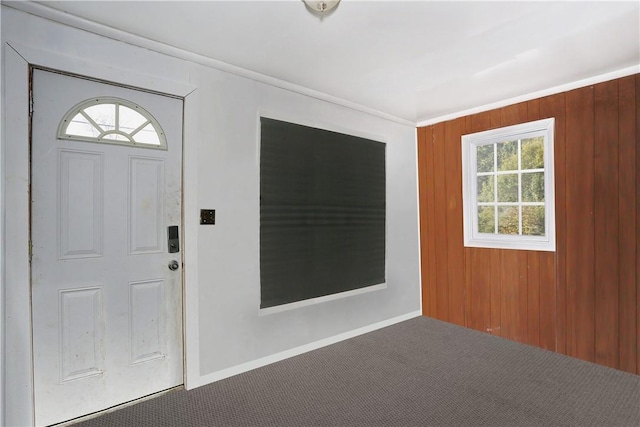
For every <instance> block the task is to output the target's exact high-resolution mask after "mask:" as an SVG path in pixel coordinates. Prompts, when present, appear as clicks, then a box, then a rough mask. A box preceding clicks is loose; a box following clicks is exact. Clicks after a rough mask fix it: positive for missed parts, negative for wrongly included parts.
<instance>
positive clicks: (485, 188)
mask: <svg viewBox="0 0 640 427" xmlns="http://www.w3.org/2000/svg"><path fill="white" fill-rule="evenodd" d="M493 178H494V176H493V175H489V176H479V177H478V201H479V202H493V201H494V195H493Z"/></svg>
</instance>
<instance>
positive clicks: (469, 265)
mask: <svg viewBox="0 0 640 427" xmlns="http://www.w3.org/2000/svg"><path fill="white" fill-rule="evenodd" d="M547 117H555V119H556V123H555V152H554V155H555V202H556V242H557V244H556V245H557V249H556V251H555V252H536V251H516V250H500V249H482V248H465V247H464V246H463V228H462V227H463V225H462V171H461V143H460V137H461V136H462V135H464V134H468V133H473V132H480V131H484V130H488V129H493V128H497V127H503V126H509V125H513V124H518V123H524V122H528V121H532V120H538V119H543V118H547ZM418 172H419V186H420V232H421V240H420V241H421V249H422V260H421V267H422V303H423V304H422V307H423V314H424V315H425V316H430V317H434V318H436V319H440V320H444V321H447V322H452V323H455V324H458V325H462V326H466V327H469V328H472V329H476V330H479V331H483V332H487V333H491V334H494V335H499V336H502V337H504V338H508V339H512V340H515V341H519V342H522V343H526V344H531V345H535V346H539V347H542V348H545V349H548V350H553V351H557V352H560V353H563V354H567V355H570V356H574V357H578V358H580V359H584V360H588V361H591V362H595V363H599V364H602V365H606V366H610V367H613V368H617V369H621V370H624V371H627V372H633V373H637V374H640V339H639V338H638V335H639V333H640V285H639V282H640V246H639V244H638V242H640V202H639V200H640V74H638V75H634V76H629V77H624V78H620V79H616V80H612V81H608V82H604V83H600V84H596V85H593V86H588V87H584V88H580V89H576V90H572V91H569V92H565V93H560V94H556V95H552V96H548V97H545V98H540V99H534V100H531V101H527V102H523V103H520V104H515V105H511V106H507V107H503V108H499V109H496V110H492V111H487V112H483V113H478V114H473V115H470V116H466V117H461V118H458V119H455V120H450V121H447V122H443V123H437V124H434V125H430V126H425V127H421V128H419V129H418Z"/></svg>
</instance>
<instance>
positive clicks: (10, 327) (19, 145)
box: [0, 41, 199, 425]
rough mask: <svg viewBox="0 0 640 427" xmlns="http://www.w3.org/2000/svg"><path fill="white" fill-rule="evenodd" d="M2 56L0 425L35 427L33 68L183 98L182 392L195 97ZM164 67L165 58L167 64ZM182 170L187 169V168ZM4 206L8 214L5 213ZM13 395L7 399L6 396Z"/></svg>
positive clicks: (111, 75) (191, 360)
mask: <svg viewBox="0 0 640 427" xmlns="http://www.w3.org/2000/svg"><path fill="white" fill-rule="evenodd" d="M2 49H3V54H4V70H3V71H4V94H3V96H4V97H3V99H2V101H3V107H6V106H11V108H9V109H7V108H4V111H5V113H4V114H3V116H2V119H3V123H2V125H3V126H2V128H3V134H2V152H1V156H2V159H1V163H2V177H3V181H2V197H1V200H0V203H1V204H2V214H3V218H2V228H1V229H0V237H1V238H2V240H3V243H4V244H3V246H2V249H1V250H2V252H1V253H0V256H1V257H2V259H1V263H0V268H1V269H2V272H1V273H2V288H1V289H0V295H3V296H4V298H3V306H2V307H1V308H0V314H2V323H3V324H2V328H1V329H0V330H1V331H3V332H2V333H3V334H4V340H0V345H2V346H3V347H2V348H0V350H1V352H0V354H2V359H1V361H2V366H0V368H1V371H0V372H2V373H4V377H2V384H1V385H2V387H1V392H0V397H1V398H2V405H0V407H1V408H2V409H1V411H3V412H4V413H3V412H0V424H2V425H33V424H34V397H33V396H34V395H33V346H32V339H31V337H32V325H31V302H30V264H29V238H30V224H29V209H30V200H29V189H30V171H29V149H30V141H29V126H30V124H29V102H30V93H29V85H30V76H29V68H30V67H31V66H36V67H39V68H40V67H41V68H50V69H55V70H58V71H61V72H64V73H70V74H77V75H81V76H91V78H95V79H100V80H104V81H108V82H112V83H116V84H122V85H126V86H130V87H134V88H140V89H143V90H149V91H154V92H159V93H164V94H168V95H173V96H176V97H180V98H183V100H184V110H183V154H182V162H183V167H182V174H183V175H182V197H183V213H182V221H183V230H184V243H183V251H184V252H183V262H184V270H183V355H184V361H183V362H184V365H183V366H184V368H183V372H184V385H185V388H193V387H189V386H191V384H194V383H195V379H197V378H198V377H199V357H198V351H199V349H198V344H197V343H198V321H197V319H198V303H197V302H198V299H197V297H198V295H197V293H198V292H197V284H198V275H197V262H196V260H197V248H198V242H197V218H196V215H191V216H192V217H193V218H190V215H186V214H185V213H188V212H197V176H198V171H197V165H198V161H197V159H198V153H197V141H198V139H197V132H198V108H199V107H198V105H199V103H198V91H197V87H196V86H193V85H190V84H188V83H186V82H187V81H188V76H185V82H176V81H170V80H165V79H163V78H162V76H159V75H155V74H154V72H153V70H144V71H145V72H144V73H140V71H139V70H130V69H126V68H116V67H114V65H113V64H103V63H99V62H95V61H89V60H87V59H80V58H75V57H72V56H67V55H65V54H63V53H55V52H51V51H43V50H40V49H37V48H33V47H30V46H25V45H21V44H20V43H15V42H12V41H7V42H5V43H3V45H2ZM167 59H168V60H169V58H167ZM185 165H188V167H185ZM5 206H11V209H6V208H5ZM7 390H11V393H7V392H6V391H7Z"/></svg>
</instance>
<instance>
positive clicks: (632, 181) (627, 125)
mask: <svg viewBox="0 0 640 427" xmlns="http://www.w3.org/2000/svg"><path fill="white" fill-rule="evenodd" d="M635 89H636V88H635V79H634V77H633V76H631V77H625V78H623V79H620V80H619V85H618V112H619V118H618V120H619V122H618V123H619V126H618V140H619V149H618V185H619V197H618V218H619V219H618V220H619V230H620V232H619V233H618V236H617V237H618V245H619V250H618V254H619V257H620V258H619V265H620V278H619V280H620V287H619V308H620V311H619V329H620V334H619V337H620V352H619V368H620V369H622V370H623V371H627V372H632V373H635V372H637V371H636V369H637V365H636V346H637V340H638V325H636V313H635V311H636V304H635V301H636V292H637V290H636V265H635V263H636V251H637V247H636V238H635V236H636V227H637V226H638V225H637V224H636V196H635V195H636V185H638V184H637V181H636V168H637V165H636V141H637V138H638V135H636V123H635V102H636V100H635V98H636V90H635Z"/></svg>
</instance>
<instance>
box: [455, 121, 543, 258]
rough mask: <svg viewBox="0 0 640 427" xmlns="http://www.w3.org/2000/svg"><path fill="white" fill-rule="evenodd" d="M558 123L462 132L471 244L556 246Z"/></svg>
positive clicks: (466, 220)
mask: <svg viewBox="0 0 640 427" xmlns="http://www.w3.org/2000/svg"><path fill="white" fill-rule="evenodd" d="M553 126H554V119H545V120H538V121H535V122H530V123H524V124H521V125H516V126H510V127H506V128H501V129H494V130H490V131H486V132H480V133H475V134H471V135H464V136H463V137H462V155H463V159H462V162H463V208H464V236H465V246H472V247H492V248H510V249H531V250H546V251H553V250H555V211H554V204H553V201H554V197H553Z"/></svg>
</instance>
